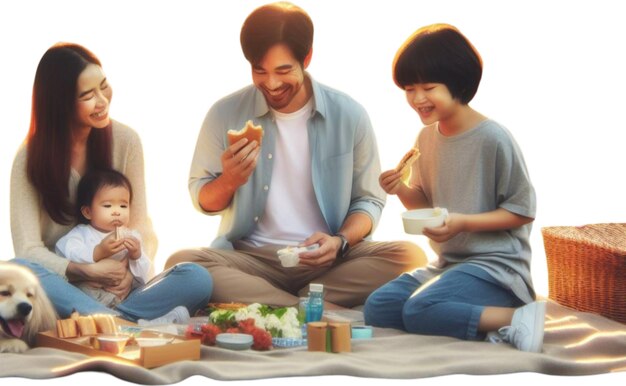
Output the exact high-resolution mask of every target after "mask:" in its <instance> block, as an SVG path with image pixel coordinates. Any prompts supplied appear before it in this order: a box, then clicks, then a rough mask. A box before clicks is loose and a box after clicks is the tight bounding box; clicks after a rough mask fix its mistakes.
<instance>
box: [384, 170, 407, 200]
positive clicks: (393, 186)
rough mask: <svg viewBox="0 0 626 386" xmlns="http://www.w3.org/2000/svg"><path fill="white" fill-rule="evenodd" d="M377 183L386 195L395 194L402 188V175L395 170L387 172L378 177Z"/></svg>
mask: <svg viewBox="0 0 626 386" xmlns="http://www.w3.org/2000/svg"><path fill="white" fill-rule="evenodd" d="M378 183H379V184H380V187H381V188H383V190H384V191H385V192H387V194H397V193H398V190H400V187H401V186H402V184H403V182H402V173H400V172H397V171H396V170H395V169H391V170H387V171H385V172H383V173H382V174H381V175H380V177H378Z"/></svg>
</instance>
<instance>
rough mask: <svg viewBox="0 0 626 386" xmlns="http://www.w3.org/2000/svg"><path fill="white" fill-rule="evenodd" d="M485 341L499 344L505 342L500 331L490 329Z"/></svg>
mask: <svg viewBox="0 0 626 386" xmlns="http://www.w3.org/2000/svg"><path fill="white" fill-rule="evenodd" d="M485 342H489V343H494V344H498V343H504V339H502V335H500V333H499V332H498V331H489V332H488V333H487V336H486V337H485Z"/></svg>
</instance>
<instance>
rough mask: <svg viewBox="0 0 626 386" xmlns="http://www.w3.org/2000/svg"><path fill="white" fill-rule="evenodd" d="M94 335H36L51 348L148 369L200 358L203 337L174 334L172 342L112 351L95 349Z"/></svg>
mask: <svg viewBox="0 0 626 386" xmlns="http://www.w3.org/2000/svg"><path fill="white" fill-rule="evenodd" d="M91 340H92V337H89V336H83V337H78V338H68V339H62V338H59V337H58V336H57V334H56V331H46V332H41V333H39V334H38V335H37V346H38V347H50V348H56V349H60V350H66V351H72V352H77V353H81V354H86V355H89V356H93V357H110V358H116V359H118V360H120V361H122V362H126V363H130V364H134V365H138V366H142V367H145V368H147V369H151V368H155V367H159V366H163V365H166V364H168V363H172V362H177V361H182V360H198V359H200V340H199V339H185V338H184V337H182V336H176V337H174V340H173V341H172V342H171V343H168V344H164V345H161V346H152V347H139V346H135V345H133V346H128V345H127V346H126V347H125V348H124V351H122V352H121V353H119V354H113V353H109V352H107V351H101V350H97V349H95V348H93V346H92V345H91Z"/></svg>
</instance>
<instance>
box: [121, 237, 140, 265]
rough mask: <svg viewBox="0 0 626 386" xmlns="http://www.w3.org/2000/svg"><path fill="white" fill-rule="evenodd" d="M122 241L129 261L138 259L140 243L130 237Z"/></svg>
mask: <svg viewBox="0 0 626 386" xmlns="http://www.w3.org/2000/svg"><path fill="white" fill-rule="evenodd" d="M123 241H124V247H126V249H128V258H129V259H131V260H137V259H139V258H140V257H141V242H140V241H139V240H138V239H136V238H134V237H132V236H130V237H127V238H125V239H124V240H123Z"/></svg>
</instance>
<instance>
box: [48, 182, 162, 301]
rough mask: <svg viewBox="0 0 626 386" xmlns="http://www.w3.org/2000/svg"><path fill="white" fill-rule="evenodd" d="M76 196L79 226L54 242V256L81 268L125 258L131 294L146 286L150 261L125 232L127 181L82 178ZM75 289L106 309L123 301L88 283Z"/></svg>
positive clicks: (129, 194)
mask: <svg viewBox="0 0 626 386" xmlns="http://www.w3.org/2000/svg"><path fill="white" fill-rule="evenodd" d="M76 195H77V197H76V203H77V212H78V213H77V218H78V219H79V224H78V225H76V226H75V227H74V228H73V229H72V230H71V231H69V232H68V233H67V234H66V235H65V236H63V237H62V238H60V239H59V241H57V243H56V253H57V254H59V255H61V256H64V257H65V258H67V259H68V260H70V261H73V262H75V263H83V264H84V263H96V262H98V261H100V260H102V259H116V260H122V259H124V258H128V262H129V264H128V266H129V269H130V272H131V273H132V275H133V284H132V290H134V289H136V288H139V287H140V286H142V285H144V284H146V282H147V281H148V279H149V278H148V275H149V272H150V265H151V263H150V259H149V258H148V257H147V256H146V255H145V254H144V253H143V251H142V249H141V236H140V235H139V233H138V232H137V231H134V230H130V229H128V228H126V227H127V226H128V223H129V221H130V204H131V200H132V196H133V193H132V187H131V185H130V181H128V179H127V178H126V177H125V176H124V175H123V174H121V173H119V172H117V171H115V170H99V171H94V172H90V173H87V174H86V175H85V176H83V178H81V180H80V183H79V185H78V189H77V193H76ZM78 286H79V287H80V289H81V290H83V292H85V293H87V294H88V295H89V296H91V297H92V298H94V299H96V300H98V301H99V302H100V303H102V304H104V305H106V306H107V307H114V306H116V305H117V304H119V303H120V302H121V301H122V300H124V299H120V298H119V297H117V296H116V295H114V294H113V293H111V292H108V291H106V290H105V289H103V288H99V286H98V287H94V286H93V284H92V283H89V282H85V283H81V284H79V285H78Z"/></svg>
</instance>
